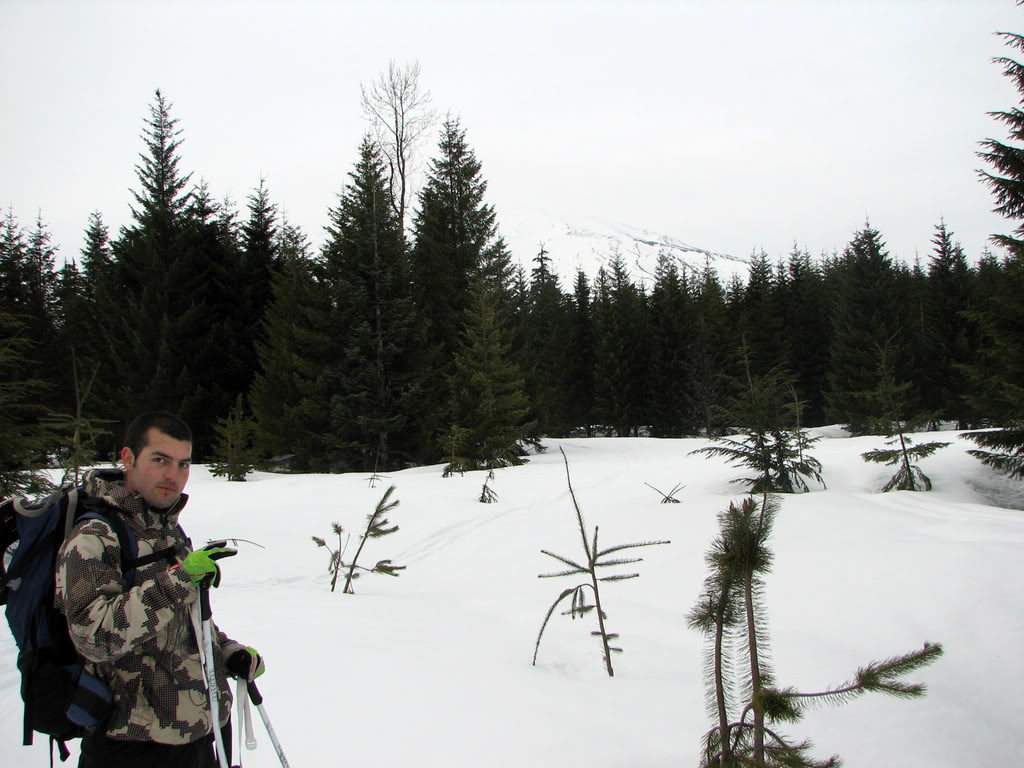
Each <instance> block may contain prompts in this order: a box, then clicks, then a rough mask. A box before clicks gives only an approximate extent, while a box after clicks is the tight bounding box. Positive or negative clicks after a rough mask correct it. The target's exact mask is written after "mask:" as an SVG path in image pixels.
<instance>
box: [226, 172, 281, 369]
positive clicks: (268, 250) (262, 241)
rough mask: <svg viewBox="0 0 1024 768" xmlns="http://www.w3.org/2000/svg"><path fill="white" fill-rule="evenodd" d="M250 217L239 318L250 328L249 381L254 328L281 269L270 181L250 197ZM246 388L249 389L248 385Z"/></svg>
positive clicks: (245, 235) (253, 356) (244, 229)
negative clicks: (273, 278) (273, 277)
mask: <svg viewBox="0 0 1024 768" xmlns="http://www.w3.org/2000/svg"><path fill="white" fill-rule="evenodd" d="M248 202H249V218H248V219H247V220H246V221H245V223H244V224H242V226H241V232H240V236H241V237H240V240H241V246H242V253H241V273H240V274H239V275H238V276H237V278H238V280H239V281H240V282H241V285H240V286H239V287H240V290H239V291H238V303H239V308H238V309H239V311H238V312H237V313H236V315H235V316H236V318H237V321H238V324H239V326H240V328H241V329H247V330H248V333H246V334H245V337H246V338H245V341H246V342H247V343H246V345H245V349H244V364H245V367H246V369H247V373H248V376H249V380H250V381H251V377H252V376H255V373H256V367H257V365H258V363H257V360H256V336H257V334H254V333H252V329H254V328H259V327H260V323H261V322H262V321H263V317H264V315H265V314H266V312H267V307H268V306H269V305H270V301H271V299H272V298H273V295H272V293H273V292H272V290H271V278H272V276H273V273H274V270H275V269H276V268H277V266H278V253H277V207H276V206H275V205H274V204H273V203H272V202H271V201H270V192H269V190H268V189H267V185H266V181H265V180H264V179H263V178H261V179H260V184H259V186H258V187H257V188H256V189H255V190H253V191H252V193H251V194H250V195H249V198H248ZM245 389H248V384H246V387H245Z"/></svg>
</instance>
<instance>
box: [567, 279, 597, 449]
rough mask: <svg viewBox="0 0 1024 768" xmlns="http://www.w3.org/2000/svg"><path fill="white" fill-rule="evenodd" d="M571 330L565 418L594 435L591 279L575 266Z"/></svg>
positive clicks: (585, 432) (577, 428) (569, 334)
mask: <svg viewBox="0 0 1024 768" xmlns="http://www.w3.org/2000/svg"><path fill="white" fill-rule="evenodd" d="M567 322H568V324H569V330H568V332H567V333H568V336H567V339H568V341H567V344H566V362H565V375H564V378H563V382H564V383H563V386H564V388H565V393H566V417H565V418H566V422H567V424H568V425H569V428H570V430H582V431H583V434H585V435H586V436H587V437H590V436H591V435H592V431H593V424H594V355H595V348H594V347H595V343H596V342H595V333H596V331H595V328H594V315H593V310H592V305H591V290H590V283H589V281H588V280H587V275H586V273H585V272H584V271H583V270H582V269H577V270H576V281H575V283H574V284H573V295H572V301H571V302H570V306H569V318H568V321H567Z"/></svg>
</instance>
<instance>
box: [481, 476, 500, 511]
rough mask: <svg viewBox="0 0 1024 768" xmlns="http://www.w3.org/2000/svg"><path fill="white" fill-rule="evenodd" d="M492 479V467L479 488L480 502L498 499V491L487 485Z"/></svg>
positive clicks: (487, 502)
mask: <svg viewBox="0 0 1024 768" xmlns="http://www.w3.org/2000/svg"><path fill="white" fill-rule="evenodd" d="M493 480H494V470H493V469H492V470H490V471H489V472H488V473H487V477H486V479H485V480H484V487H483V488H481V489H480V503H481V504H493V503H494V502H496V501H497V500H498V493H497V492H496V491H495V490H494V489H493V488H491V486H490V485H489V483H491V482H492V481H493Z"/></svg>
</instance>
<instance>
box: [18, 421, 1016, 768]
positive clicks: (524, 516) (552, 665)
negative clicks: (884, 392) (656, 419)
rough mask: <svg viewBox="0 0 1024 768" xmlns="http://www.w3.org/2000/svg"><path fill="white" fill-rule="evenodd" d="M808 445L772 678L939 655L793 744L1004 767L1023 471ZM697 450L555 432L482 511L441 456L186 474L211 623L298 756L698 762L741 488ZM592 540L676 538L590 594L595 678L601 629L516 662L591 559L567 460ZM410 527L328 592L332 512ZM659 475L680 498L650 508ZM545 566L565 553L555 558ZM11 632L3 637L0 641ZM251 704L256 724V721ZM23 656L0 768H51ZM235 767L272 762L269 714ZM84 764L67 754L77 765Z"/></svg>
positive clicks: (781, 562)
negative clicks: (611, 648) (896, 467)
mask: <svg viewBox="0 0 1024 768" xmlns="http://www.w3.org/2000/svg"><path fill="white" fill-rule="evenodd" d="M823 433H825V434H826V435H827V436H826V437H825V439H823V440H822V441H821V442H820V443H819V444H818V445H817V446H816V448H815V450H814V453H815V455H816V456H817V457H818V458H819V459H820V460H821V462H822V464H823V465H824V473H823V474H824V477H825V480H826V482H827V483H828V489H827V490H823V489H820V488H819V489H816V490H814V491H813V492H811V493H808V494H804V495H800V496H790V497H783V502H782V508H781V510H780V513H779V516H778V521H777V524H776V528H775V532H774V535H773V537H772V540H771V545H772V547H773V549H774V552H775V555H776V559H775V567H774V570H773V572H772V573H771V574H770V575H769V577H768V579H767V602H768V607H769V628H770V634H771V648H772V656H773V659H774V667H775V672H776V678H777V680H778V682H779V683H780V684H783V685H792V686H795V687H797V688H801V689H805V690H810V689H814V690H819V689H821V688H822V687H824V686H826V685H828V684H836V683H840V682H842V681H844V680H846V679H848V678H849V677H850V676H851V675H852V674H853V672H854V670H855V669H856V668H857V667H858V666H861V665H863V664H865V663H867V662H869V661H872V660H876V659H882V658H885V657H888V656H891V655H896V654H900V653H904V652H906V651H909V650H911V649H915V648H919V647H920V646H921V645H922V644H923V643H924V642H925V641H933V642H941V643H942V644H943V645H944V647H945V655H944V656H942V657H941V658H940V659H939V660H938V661H937V662H936V663H935V664H933V665H932V666H930V667H927V668H925V669H924V670H921V671H919V672H918V673H916V674H914V675H912V676H911V677H910V678H909V679H911V680H914V681H921V682H924V683H926V684H927V685H928V693H927V695H926V697H925V698H923V699H919V700H915V701H901V700H895V699H889V698H886V697H882V696H880V695H871V696H867V697H863V698H861V699H858V700H857V701H854V702H853V703H850V704H847V705H844V706H842V707H839V708H836V709H821V710H814V711H812V712H810V713H809V714H808V716H807V717H806V718H805V719H804V720H803V721H802V722H801V723H798V724H796V725H795V726H792V727H788V728H784V729H783V730H785V731H786V732H788V733H790V734H792V735H798V736H806V737H810V738H812V739H813V740H814V742H815V745H816V747H815V751H814V754H816V755H817V756H818V757H827V756H828V755H831V754H833V753H839V754H840V755H841V756H842V757H843V758H844V761H845V764H846V765H847V766H865V767H867V766H870V767H871V768H875V767H876V766H900V767H901V768H914V767H915V766H919V767H920V768H926V767H927V768H935V767H936V766H958V767H959V766H1007V765H1016V764H1019V745H1020V741H1021V736H1022V733H1024V730H1022V728H1021V725H1020V722H1021V718H1020V714H1019V692H1020V690H1021V689H1022V687H1024V656H1022V654H1021V648H1022V641H1024V610H1022V608H1024V601H1022V598H1021V589H1022V585H1024V512H1022V511H1021V510H1022V509H1024V484H1021V483H1013V482H1011V481H1008V480H1006V479H1004V478H1002V477H1000V476H998V475H995V474H993V473H992V472H991V471H989V470H987V469H985V468H984V467H983V466H982V465H981V464H980V463H979V462H978V461H977V460H975V459H973V458H972V457H970V456H968V455H967V454H966V453H965V451H966V450H967V448H968V447H970V444H968V443H966V442H965V441H963V440H960V439H958V438H957V437H956V436H955V434H954V433H943V434H942V435H923V436H921V439H945V440H952V441H953V442H954V444H953V445H952V446H950V447H948V448H946V449H944V450H942V451H940V452H939V453H937V454H935V455H934V456H933V457H931V458H929V459H927V460H925V461H924V462H923V464H922V467H923V469H924V471H925V472H926V473H927V474H929V475H930V476H931V478H932V480H933V482H934V485H935V489H934V490H933V491H932V492H930V493H910V492H894V493H888V494H881V493H878V492H877V489H878V488H880V487H881V485H882V484H883V483H884V481H885V479H886V478H887V477H888V474H887V469H888V468H885V467H879V466H878V465H874V464H866V463H864V462H862V461H861V460H860V458H859V454H860V453H861V452H863V451H865V450H869V449H870V448H874V447H880V446H881V445H882V439H881V438H871V437H865V438H846V437H842V436H841V433H839V432H838V431H837V430H834V429H833V430H823ZM705 444H706V442H705V441H703V440H696V439H694V440H655V439H613V438H607V439H592V440H550V441H547V446H548V450H547V451H546V452H545V453H543V454H541V455H538V456H535V457H534V458H533V459H532V461H531V462H530V463H529V464H528V465H526V466H523V467H517V468H510V469H505V470H501V471H499V472H497V473H496V479H495V481H494V482H493V484H492V485H493V487H494V490H495V491H496V492H497V493H498V494H499V500H498V501H497V503H494V504H489V505H487V504H481V503H479V502H478V501H477V498H478V496H479V494H480V488H481V486H482V484H483V481H484V473H470V474H466V475H465V476H462V477H454V478H449V479H445V478H442V477H441V468H440V467H439V466H434V467H422V468H417V469H411V470H407V471H404V472H396V473H394V474H392V475H391V476H390V478H389V479H388V480H386V481H384V484H381V483H378V484H377V485H376V487H370V486H369V483H368V478H367V475H365V474H350V475H313V476H311V475H304V476H285V475H271V474H256V475H254V476H251V477H250V480H249V482H246V483H228V482H225V481H223V480H221V479H215V478H212V477H210V475H209V474H208V473H207V471H206V470H205V468H203V467H196V468H195V470H194V471H193V475H192V480H191V483H190V486H189V491H190V493H191V500H190V502H189V506H188V508H187V509H186V510H185V513H184V514H183V516H182V522H183V523H184V526H185V528H186V530H187V531H188V532H189V534H190V535H191V536H192V538H193V540H194V541H196V542H197V543H198V542H203V541H205V540H207V539H208V538H221V537H238V538H243V539H250V540H252V541H255V542H258V543H259V544H261V545H262V548H260V547H256V546H253V545H251V544H246V543H241V544H240V545H239V547H240V552H239V555H238V556H237V557H233V558H230V559H229V560H226V561H222V564H223V571H224V578H223V583H222V585H221V587H220V588H219V589H218V590H216V592H215V593H214V598H213V599H214V615H215V617H216V619H217V621H218V623H219V624H220V625H221V627H222V628H223V629H225V631H227V632H228V634H230V635H232V636H233V637H235V638H236V639H238V640H241V641H243V642H246V643H249V644H252V645H254V646H255V647H257V648H258V649H259V650H260V651H261V652H262V653H263V654H265V656H266V659H267V664H268V671H267V673H266V675H264V676H263V677H262V678H261V679H260V687H261V689H262V692H263V694H264V696H265V699H266V700H265V704H266V709H267V712H268V713H269V715H270V717H271V718H272V719H273V724H274V727H275V729H276V731H277V733H278V736H279V737H280V740H281V742H282V745H283V747H284V750H285V753H286V754H287V756H288V760H289V762H290V764H291V765H292V766H294V767H295V768H301V767H302V766H326V765H342V764H354V765H363V766H379V767H381V768H386V767H388V766H402V767H403V768H407V766H410V765H415V766H452V767H455V768H463V767H465V768H469V767H470V766H473V767H474V768H475V767H476V766H491V767H500V766H509V767H512V766H515V768H520V766H560V767H564V766H588V768H599V767H606V768H612V767H613V766H615V767H622V768H625V767H626V766H629V767H630V768H663V767H664V768H667V767H668V766H672V768H678V766H687V765H696V763H697V760H698V750H699V745H700V741H701V737H702V735H703V734H704V733H705V731H706V730H707V729H708V728H709V727H710V721H709V718H708V717H707V715H706V713H705V706H704V700H705V694H704V683H703V679H702V666H703V650H704V640H703V638H702V637H701V636H700V635H699V634H698V633H696V632H694V631H691V630H690V629H688V628H687V626H686V620H685V614H686V613H687V611H688V610H689V609H690V608H691V606H693V604H694V602H695V601H696V599H697V597H698V595H699V593H700V591H701V587H702V582H703V579H704V576H705V565H704V552H705V551H706V549H707V547H708V544H709V542H710V541H711V539H712V537H713V536H714V534H715V531H716V522H715V516H716V513H717V512H718V511H719V510H721V509H723V508H724V507H725V506H726V505H727V504H728V502H729V500H730V499H738V498H740V497H741V493H740V491H739V489H738V487H737V486H735V485H732V484H730V479H732V478H735V477H738V476H740V474H741V471H740V470H738V469H736V468H734V467H730V466H728V465H726V464H724V463H723V462H721V461H720V460H718V459H713V460H707V459H705V458H704V457H702V456H688V452H689V451H690V450H692V449H694V448H698V447H701V446H703V445H705ZM559 447H561V448H563V449H564V450H565V452H566V454H567V456H568V459H569V463H570V472H571V476H572V484H573V488H574V490H575V492H576V496H577V499H578V501H579V503H580V506H581V508H582V509H583V513H584V515H585V518H586V522H587V526H588V528H590V529H591V530H592V528H593V526H594V525H599V526H600V539H601V542H602V543H603V544H604V545H611V544H616V543H628V542H634V541H642V540H649V539H671V544H669V545H666V546H659V547H651V548H648V549H644V550H639V551H638V552H639V554H641V555H642V556H643V557H644V561H643V562H642V563H640V564H639V565H638V569H639V571H640V574H641V576H640V578H639V579H634V580H632V581H625V582H621V583H608V584H606V585H605V588H604V592H603V593H602V595H603V601H604V605H605V609H606V611H607V613H608V622H609V629H610V630H611V631H614V632H618V633H619V634H620V636H621V645H622V647H623V648H624V650H625V652H624V653H623V654H620V655H616V656H615V657H614V665H615V677H614V678H613V679H609V678H608V677H607V675H606V673H605V670H604V666H603V664H602V661H601V657H600V652H599V646H598V642H597V641H596V640H595V639H593V638H591V637H590V635H589V633H590V631H591V630H593V629H594V628H595V627H594V626H593V620H592V619H589V618H588V619H585V620H577V621H572V620H570V619H569V618H568V617H564V616H558V615H556V616H554V617H553V618H552V621H551V623H550V624H549V625H548V628H547V631H546V633H545V635H544V639H543V642H542V644H541V647H540V654H539V658H538V663H537V666H535V667H534V666H531V664H530V660H531V656H532V654H533V648H534V642H535V640H536V637H537V632H538V630H539V628H540V625H541V621H542V619H543V617H544V614H545V612H546V611H547V609H548V606H549V605H550V604H551V602H552V601H553V600H554V598H555V597H556V596H557V595H558V593H559V592H560V590H561V589H562V588H563V587H567V586H570V585H571V584H572V582H570V581H568V580H566V579H538V578H537V574H539V573H546V572H550V571H552V570H556V569H557V566H556V564H555V561H553V560H552V559H551V558H549V557H546V556H545V555H543V554H541V552H540V550H541V549H542V548H543V549H549V550H552V551H554V552H557V553H559V554H562V555H566V556H570V557H578V556H581V555H580V553H581V544H580V540H579V533H578V530H577V527H576V521H575V515H574V512H573V508H572V503H571V500H570V498H569V494H568V488H567V485H566V477H565V468H564V465H563V463H562V457H561V455H560V453H559V451H558V448H559ZM388 483H390V484H393V485H395V486H396V492H395V496H396V497H397V498H398V499H399V500H400V502H401V504H400V506H399V507H398V508H397V509H396V510H394V512H393V513H392V514H391V515H390V516H389V519H390V520H391V521H392V522H394V523H397V524H398V525H399V526H400V530H399V531H398V532H397V533H396V534H394V535H391V536H387V537H384V538H381V539H375V540H371V541H370V542H369V543H368V544H367V545H366V548H365V550H364V553H363V557H362V559H363V560H365V561H366V564H368V565H369V564H372V563H373V562H376V560H378V559H383V558H391V559H392V560H394V562H395V563H396V564H399V565H406V566H408V568H407V570H406V571H403V572H402V575H401V577H400V578H388V577H386V576H380V575H370V576H366V577H364V578H362V579H360V580H358V582H357V584H356V590H357V594H356V595H343V594H341V591H340V584H339V589H338V591H337V592H335V593H334V594H332V593H331V592H330V591H329V575H328V573H327V572H326V565H327V553H326V551H325V550H323V549H318V548H317V547H316V546H315V545H314V544H313V542H312V541H311V537H312V536H314V535H315V536H321V537H326V538H328V540H330V538H331V532H330V525H331V522H332V521H339V522H341V523H342V524H343V525H344V526H345V527H346V528H347V529H348V530H350V531H352V532H353V536H352V541H351V542H350V543H349V545H348V554H349V555H351V554H352V553H353V552H354V551H355V547H356V543H357V538H358V531H359V530H360V526H361V524H363V522H364V521H365V516H366V514H367V513H368V512H370V511H371V510H372V509H373V507H374V505H375V504H376V502H377V501H378V500H379V499H380V498H381V496H382V495H383V492H384V490H385V488H386V486H387V484H388ZM645 483H650V484H651V485H653V486H656V487H657V488H660V489H662V490H663V491H666V492H668V491H669V490H670V489H672V488H673V486H675V485H676V484H677V483H682V484H684V485H685V488H684V489H683V490H682V491H680V492H679V493H678V494H676V496H677V498H679V499H680V501H681V502H682V503H680V504H662V503H660V501H661V499H660V497H659V496H658V494H657V493H655V492H654V491H653V490H651V489H650V488H648V487H647V486H646V485H645ZM552 566H556V567H555V568H553V567H552ZM4 634H7V633H6V632H5V633H4ZM254 714H255V713H254ZM21 716H22V708H21V701H20V698H19V695H18V676H17V672H16V670H15V647H14V642H13V639H11V638H10V636H9V634H7V636H6V638H5V639H0V765H2V766H5V767H6V768H16V767H20V766H33V767H36V768H38V766H43V765H46V764H47V759H48V757H47V754H46V753H47V746H46V742H45V739H37V743H36V745H35V746H34V747H31V748H29V747H22V746H20V743H21ZM256 727H257V737H258V739H259V741H260V745H259V747H258V749H257V750H256V751H254V752H246V753H245V754H244V755H243V759H244V763H243V764H244V765H250V766H274V765H278V760H277V756H276V755H275V753H274V751H273V749H272V748H271V746H270V744H269V741H268V740H267V738H266V736H265V733H264V732H263V729H262V725H261V724H260V723H259V720H258V717H257V722H256ZM72 764H73V763H72Z"/></svg>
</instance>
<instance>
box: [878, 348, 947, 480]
mask: <svg viewBox="0 0 1024 768" xmlns="http://www.w3.org/2000/svg"><path fill="white" fill-rule="evenodd" d="M875 352H876V354H877V355H878V367H877V369H876V370H877V376H878V383H877V385H876V386H875V388H874V390H873V391H872V393H871V397H872V398H873V399H874V400H875V401H876V402H877V403H878V405H879V410H880V413H881V416H880V417H879V419H878V420H876V421H875V422H874V423H873V424H872V426H873V428H874V430H875V431H880V432H882V433H883V434H884V435H885V436H886V437H888V438H889V440H887V441H886V444H887V445H896V444H897V443H898V444H899V447H898V448H891V449H882V448H878V449H875V450H871V451H867V452H866V453H862V454H861V458H863V459H864V461H871V462H875V463H876V464H887V465H889V466H898V467H899V469H898V470H897V472H896V474H895V475H893V477H892V478H890V480H889V482H887V483H886V484H885V486H884V487H883V488H882V491H883V492H886V491H891V490H893V489H895V490H898V491H930V490H931V487H932V481H931V480H930V479H929V478H928V476H927V475H926V474H925V473H924V472H922V471H921V468H920V467H919V466H917V464H916V463H915V462H916V461H918V460H919V459H923V458H927V457H928V456H931V455H932V454H933V453H935V451H937V450H939V449H940V448H945V447H946V446H947V445H949V443H942V442H929V443H920V444H918V445H914V444H913V439H912V438H911V437H910V436H909V435H907V434H906V433H907V432H908V431H912V430H913V429H914V427H915V426H920V423H921V420H916V421H915V420H914V419H909V418H907V408H908V406H907V393H908V391H909V390H910V387H911V384H910V382H909V381H904V382H897V381H896V379H895V376H894V374H893V365H892V361H891V360H890V350H889V348H887V347H879V348H877V349H876V350H875Z"/></svg>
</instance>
